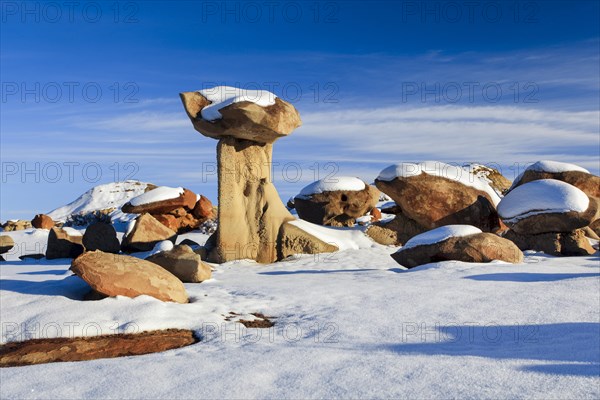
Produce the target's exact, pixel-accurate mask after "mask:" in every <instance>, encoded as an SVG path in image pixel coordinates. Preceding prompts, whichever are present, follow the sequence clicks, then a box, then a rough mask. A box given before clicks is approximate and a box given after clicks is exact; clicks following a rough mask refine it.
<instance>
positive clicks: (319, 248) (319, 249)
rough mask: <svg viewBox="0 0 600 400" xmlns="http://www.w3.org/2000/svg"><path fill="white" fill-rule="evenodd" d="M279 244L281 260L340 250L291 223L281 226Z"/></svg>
mask: <svg viewBox="0 0 600 400" xmlns="http://www.w3.org/2000/svg"><path fill="white" fill-rule="evenodd" d="M278 244H279V245H278V249H277V251H278V254H279V257H278V258H279V259H280V260H283V259H284V258H287V257H289V256H291V255H294V254H320V253H332V252H335V251H338V250H339V249H338V247H337V246H336V245H334V244H332V243H326V242H324V241H322V240H320V239H318V238H315V237H314V236H312V235H310V234H308V233H306V232H305V231H304V230H302V229H300V228H299V227H297V226H295V225H293V224H290V223H285V224H283V225H282V226H281V231H280V233H279V238H278Z"/></svg>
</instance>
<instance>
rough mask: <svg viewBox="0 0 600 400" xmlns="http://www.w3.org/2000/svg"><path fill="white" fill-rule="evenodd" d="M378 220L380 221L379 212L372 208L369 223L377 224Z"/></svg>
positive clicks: (377, 209)
mask: <svg viewBox="0 0 600 400" xmlns="http://www.w3.org/2000/svg"><path fill="white" fill-rule="evenodd" d="M379 220H381V211H379V208H377V207H373V209H372V210H371V222H377V221H379Z"/></svg>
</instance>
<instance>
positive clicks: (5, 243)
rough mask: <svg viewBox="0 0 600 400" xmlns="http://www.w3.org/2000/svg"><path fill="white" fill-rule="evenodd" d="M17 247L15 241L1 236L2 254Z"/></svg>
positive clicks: (0, 248) (0, 246) (0, 249)
mask: <svg viewBox="0 0 600 400" xmlns="http://www.w3.org/2000/svg"><path fill="white" fill-rule="evenodd" d="M13 247H15V241H14V240H13V238H12V237H10V236H8V235H1V236H0V254H4V253H8V252H9V251H10V249H12V248H13Z"/></svg>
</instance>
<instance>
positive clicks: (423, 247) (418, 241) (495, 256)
mask: <svg viewBox="0 0 600 400" xmlns="http://www.w3.org/2000/svg"><path fill="white" fill-rule="evenodd" d="M477 231H479V232H477ZM458 235H460V236H458ZM392 258H393V259H394V260H396V262H398V263H399V264H400V265H402V266H404V267H406V268H414V267H416V266H418V265H423V264H428V263H432V262H439V261H449V260H455V261H463V262H474V263H485V262H490V261H494V260H500V261H506V262H510V263H520V262H522V261H523V253H522V252H521V250H519V248H518V247H517V246H515V244H514V243H513V242H511V241H510V240H507V239H504V238H501V237H499V236H497V235H495V234H493V233H484V232H481V231H480V230H479V229H477V228H475V227H472V226H471V227H469V226H465V225H449V226H444V227H441V228H437V229H434V230H431V231H428V232H425V233H423V234H421V235H418V236H415V237H414V238H412V239H411V240H409V241H408V242H407V243H406V245H405V246H404V247H403V248H401V249H400V250H399V251H398V252H396V253H394V254H392Z"/></svg>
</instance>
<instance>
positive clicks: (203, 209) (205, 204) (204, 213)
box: [192, 195, 214, 219]
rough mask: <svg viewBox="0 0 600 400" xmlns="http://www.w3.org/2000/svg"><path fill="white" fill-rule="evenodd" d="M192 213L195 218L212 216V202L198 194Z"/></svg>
mask: <svg viewBox="0 0 600 400" xmlns="http://www.w3.org/2000/svg"><path fill="white" fill-rule="evenodd" d="M192 214H194V217H196V218H197V219H205V218H214V215H213V204H212V203H211V201H210V200H209V199H208V198H206V197H204V196H202V195H200V199H198V201H197V202H196V205H195V206H194V209H193V210H192Z"/></svg>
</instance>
